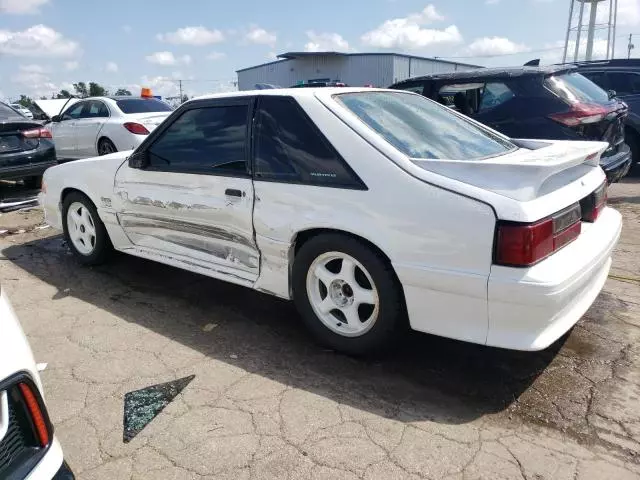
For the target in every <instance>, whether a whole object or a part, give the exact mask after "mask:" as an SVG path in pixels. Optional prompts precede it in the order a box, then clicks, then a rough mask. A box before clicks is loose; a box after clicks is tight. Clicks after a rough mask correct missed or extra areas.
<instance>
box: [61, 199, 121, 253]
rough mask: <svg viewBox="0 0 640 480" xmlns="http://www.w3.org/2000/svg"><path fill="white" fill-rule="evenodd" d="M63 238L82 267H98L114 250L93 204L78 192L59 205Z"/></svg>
mask: <svg viewBox="0 0 640 480" xmlns="http://www.w3.org/2000/svg"><path fill="white" fill-rule="evenodd" d="M62 216H63V228H64V238H65V240H66V241H67V244H68V245H69V248H71V252H72V253H73V254H74V255H75V256H76V258H77V259H78V260H79V261H80V263H83V264H85V265H98V264H100V263H102V262H104V260H105V259H106V257H107V255H108V254H109V253H110V252H111V250H112V249H113V247H112V245H111V241H110V239H109V235H108V233H107V229H106V228H105V226H104V224H103V223H102V221H101V220H100V217H99V216H98V211H97V210H96V207H95V205H94V204H93V203H92V202H91V200H89V198H87V197H86V196H85V195H83V194H81V193H80V192H72V193H70V194H69V195H67V196H66V197H65V199H64V202H63V205H62Z"/></svg>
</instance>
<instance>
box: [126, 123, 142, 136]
mask: <svg viewBox="0 0 640 480" xmlns="http://www.w3.org/2000/svg"><path fill="white" fill-rule="evenodd" d="M122 126H123V127H124V128H126V129H127V130H129V131H130V132H131V133H135V134H136V135H149V130H147V127H145V126H144V125H142V124H141V123H136V122H125V123H123V124H122Z"/></svg>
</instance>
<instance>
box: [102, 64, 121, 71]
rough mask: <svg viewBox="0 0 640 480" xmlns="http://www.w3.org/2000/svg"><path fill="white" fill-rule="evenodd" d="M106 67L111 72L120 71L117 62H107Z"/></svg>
mask: <svg viewBox="0 0 640 480" xmlns="http://www.w3.org/2000/svg"><path fill="white" fill-rule="evenodd" d="M104 69H105V70H106V71H107V72H111V73H115V72H117V71H118V64H117V63H115V62H107V64H106V65H105V67H104Z"/></svg>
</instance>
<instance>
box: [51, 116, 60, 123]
mask: <svg viewBox="0 0 640 480" xmlns="http://www.w3.org/2000/svg"><path fill="white" fill-rule="evenodd" d="M51 121H52V122H61V121H62V117H61V116H60V115H54V116H53V117H51Z"/></svg>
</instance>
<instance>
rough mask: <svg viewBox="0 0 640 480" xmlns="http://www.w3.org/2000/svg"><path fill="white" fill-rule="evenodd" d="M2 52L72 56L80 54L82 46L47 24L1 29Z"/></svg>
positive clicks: (0, 52) (35, 55) (0, 42)
mask: <svg viewBox="0 0 640 480" xmlns="http://www.w3.org/2000/svg"><path fill="white" fill-rule="evenodd" d="M0 54H6V55H16V56H24V57H51V56H54V57H70V56H74V55H79V54H80V46H79V45H78V44H77V43H76V42H74V41H72V40H69V39H67V38H64V36H63V35H62V34H61V33H59V32H56V31H55V30H53V29H52V28H49V27H47V26H45V25H34V26H33V27H29V28H27V29H26V30H22V31H16V32H12V31H10V30H0Z"/></svg>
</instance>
